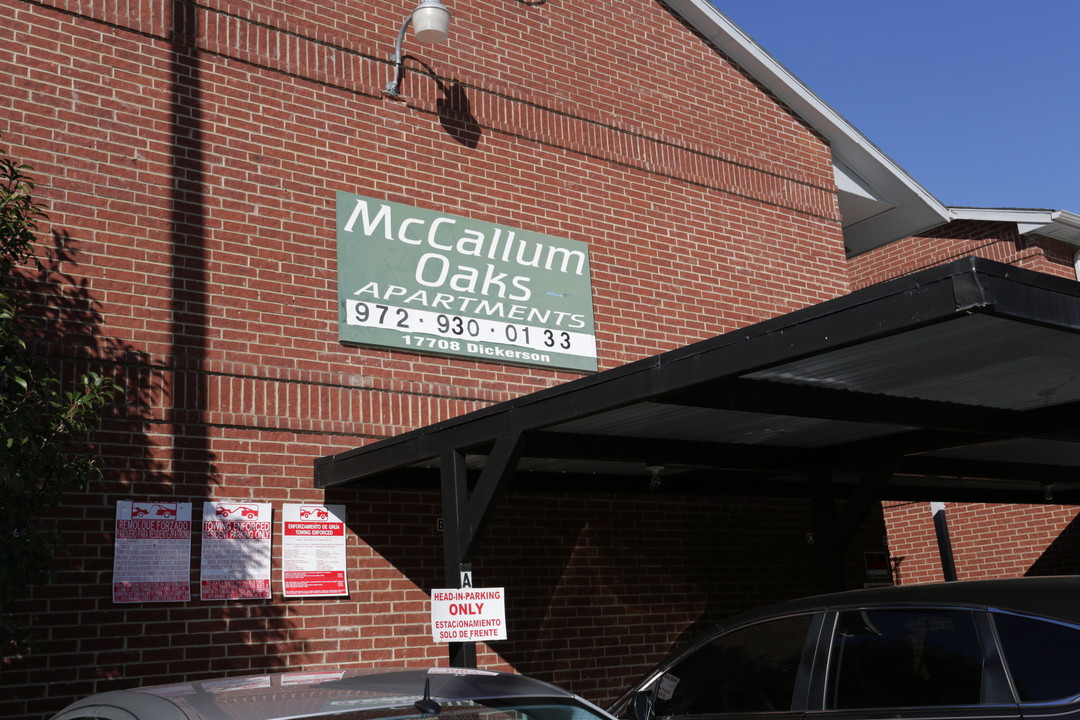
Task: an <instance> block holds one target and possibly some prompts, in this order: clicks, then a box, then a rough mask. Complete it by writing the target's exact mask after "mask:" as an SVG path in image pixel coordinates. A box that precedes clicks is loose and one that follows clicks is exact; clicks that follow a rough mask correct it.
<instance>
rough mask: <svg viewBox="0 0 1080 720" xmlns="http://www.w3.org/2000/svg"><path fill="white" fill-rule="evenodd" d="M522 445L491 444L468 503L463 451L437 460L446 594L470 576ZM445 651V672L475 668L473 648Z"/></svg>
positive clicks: (503, 439) (516, 440)
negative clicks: (447, 663)
mask: <svg viewBox="0 0 1080 720" xmlns="http://www.w3.org/2000/svg"><path fill="white" fill-rule="evenodd" d="M524 445H525V443H524V438H523V436H522V434H521V433H520V432H512V433H508V434H506V435H502V436H500V437H499V438H498V439H496V440H495V444H494V446H493V447H492V449H491V452H490V454H489V455H488V459H487V464H486V465H485V466H484V469H483V471H481V473H480V477H479V478H478V479H477V481H476V487H475V488H474V489H473V492H472V496H471V497H470V495H469V482H468V468H467V467H466V464H465V453H464V451H463V450H447V451H445V452H444V453H443V454H442V455H441V456H440V458H439V463H440V469H441V477H442V495H443V562H444V565H445V569H446V582H447V585H446V587H447V588H460V587H461V579H462V578H461V576H462V573H464V572H471V571H472V561H473V557H474V556H475V555H476V551H477V550H478V549H479V547H480V541H481V540H482V539H483V537H484V534H485V533H486V532H487V528H488V525H489V524H490V523H491V516H492V515H493V514H494V512H495V508H496V507H498V505H499V500H500V499H501V498H502V496H503V493H505V492H506V487H507V485H508V484H509V481H510V476H511V475H513V474H514V470H515V468H517V463H518V460H519V459H520V458H521V452H522V449H523V448H524ZM449 650H450V667H460V668H475V667H476V643H450V648H449Z"/></svg>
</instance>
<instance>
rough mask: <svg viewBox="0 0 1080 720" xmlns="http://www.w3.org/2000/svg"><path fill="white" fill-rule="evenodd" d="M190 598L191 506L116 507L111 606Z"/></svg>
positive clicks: (149, 504) (138, 504)
mask: <svg viewBox="0 0 1080 720" xmlns="http://www.w3.org/2000/svg"><path fill="white" fill-rule="evenodd" d="M188 600H191V503H178V502H132V501H131V500H120V501H118V502H117V503H116V552H115V555H114V558H113V602H117V603H129V602H174V601H180V602H186V601H188Z"/></svg>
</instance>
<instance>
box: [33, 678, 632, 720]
mask: <svg viewBox="0 0 1080 720" xmlns="http://www.w3.org/2000/svg"><path fill="white" fill-rule="evenodd" d="M89 718H96V719H101V718H105V719H106V720H149V719H151V718H152V719H153V720H284V719H285V718H290V719H301V718H329V719H331V720H405V719H406V718H421V719H426V720H435V719H436V718H437V719H438V720H613V718H612V717H611V716H610V715H608V714H606V713H605V712H604V711H603V710H601V709H600V708H598V707H596V706H595V705H592V704H591V703H589V702H588V701H586V700H584V699H582V698H580V697H578V696H577V695H574V694H573V693H570V692H567V691H565V690H561V689H559V688H557V687H555V686H554V685H549V684H548V683H545V682H541V681H539V680H533V679H531V678H527V677H524V676H521V675H514V674H509V673H498V672H490V671H486V670H466V669H457V668H441V669H440V668H434V669H427V670H392V671H387V670H338V671H326V672H307V673H279V674H270V675H253V676H247V677H230V678H222V679H220V680H201V681H197V682H185V683H177V684H175V685H157V686H153V687H142V688H136V689H132V690H114V691H111V692H105V693H100V694H97V695H92V696H90V697H88V698H85V699H83V700H79V701H77V702H75V703H72V704H71V705H69V706H68V707H66V708H64V709H63V710H61V711H60V713H59V714H57V715H55V716H54V720H84V719H85V720H89Z"/></svg>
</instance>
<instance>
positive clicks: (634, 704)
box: [630, 690, 653, 720]
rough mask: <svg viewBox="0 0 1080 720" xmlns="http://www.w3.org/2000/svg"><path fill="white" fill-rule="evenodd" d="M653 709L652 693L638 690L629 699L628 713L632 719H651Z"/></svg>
mask: <svg viewBox="0 0 1080 720" xmlns="http://www.w3.org/2000/svg"><path fill="white" fill-rule="evenodd" d="M652 711H653V700H652V693H651V692H650V691H648V690H640V691H638V692H636V693H634V697H633V698H631V699H630V714H631V715H632V716H633V718H634V720H651V719H652Z"/></svg>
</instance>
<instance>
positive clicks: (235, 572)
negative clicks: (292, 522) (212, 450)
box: [199, 501, 274, 600]
mask: <svg viewBox="0 0 1080 720" xmlns="http://www.w3.org/2000/svg"><path fill="white" fill-rule="evenodd" d="M273 512H274V511H273V506H272V505H270V504H269V503H265V504H263V503H248V502H229V501H220V502H218V501H215V502H205V503H203V512H202V563H201V565H200V568H201V572H200V580H199V589H200V593H201V597H202V599H203V600H259V599H263V598H269V597H270V596H271V592H270V548H271V531H272V529H273V525H271V522H270V521H271V519H272V518H273Z"/></svg>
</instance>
